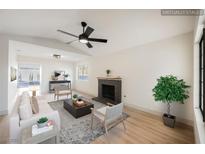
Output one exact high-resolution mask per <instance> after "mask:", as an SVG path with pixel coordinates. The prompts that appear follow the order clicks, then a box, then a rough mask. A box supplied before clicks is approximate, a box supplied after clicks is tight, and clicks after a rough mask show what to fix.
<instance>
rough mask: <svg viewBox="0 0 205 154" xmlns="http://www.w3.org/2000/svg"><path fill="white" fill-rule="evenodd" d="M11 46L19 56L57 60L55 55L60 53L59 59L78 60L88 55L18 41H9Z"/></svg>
mask: <svg viewBox="0 0 205 154" xmlns="http://www.w3.org/2000/svg"><path fill="white" fill-rule="evenodd" d="M9 48H10V49H12V50H14V52H16V53H17V55H19V56H27V57H34V58H41V59H52V60H56V59H55V58H54V57H53V55H54V54H59V55H61V59H58V60H63V61H71V62H76V61H79V60H82V59H84V58H86V57H87V56H86V55H83V54H79V53H74V52H68V51H63V50H58V49H53V48H48V47H43V46H39V45H34V44H29V43H24V42H18V41H9Z"/></svg>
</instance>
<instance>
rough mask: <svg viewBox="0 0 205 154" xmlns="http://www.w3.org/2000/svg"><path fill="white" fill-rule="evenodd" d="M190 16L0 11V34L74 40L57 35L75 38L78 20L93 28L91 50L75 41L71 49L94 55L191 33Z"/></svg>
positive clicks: (141, 12) (146, 12)
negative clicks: (94, 38)
mask: <svg viewBox="0 0 205 154" xmlns="http://www.w3.org/2000/svg"><path fill="white" fill-rule="evenodd" d="M194 20H195V17H193V16H161V12H160V10H0V21H1V22H0V33H9V34H17V35H26V36H34V37H35V36H36V37H45V38H52V39H58V40H60V41H63V42H68V41H71V40H74V39H75V38H73V37H70V36H67V35H64V34H61V33H59V32H57V31H56V30H57V29H62V30H65V31H67V32H70V33H73V34H76V35H79V34H80V33H82V27H81V25H80V22H81V21H86V22H87V23H88V25H89V26H90V27H92V28H94V29H95V31H94V32H93V33H92V34H91V36H90V37H96V38H106V39H108V43H107V44H104V43H95V42H92V45H93V48H92V49H88V48H87V46H86V45H84V44H81V43H79V42H78V41H77V42H74V43H72V44H71V46H73V47H75V48H78V49H81V50H84V51H86V52H88V53H90V54H93V55H98V54H103V53H110V52H115V51H120V50H123V49H126V48H130V47H133V46H137V45H141V44H146V43H149V42H153V41H157V40H161V39H165V38H169V37H173V36H176V35H179V34H183V33H187V32H191V31H193V28H194Z"/></svg>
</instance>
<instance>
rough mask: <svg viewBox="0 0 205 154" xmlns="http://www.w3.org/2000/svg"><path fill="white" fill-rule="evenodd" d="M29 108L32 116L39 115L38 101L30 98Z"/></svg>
mask: <svg viewBox="0 0 205 154" xmlns="http://www.w3.org/2000/svg"><path fill="white" fill-rule="evenodd" d="M31 108H32V111H33V114H37V113H39V106H38V99H37V98H36V97H31Z"/></svg>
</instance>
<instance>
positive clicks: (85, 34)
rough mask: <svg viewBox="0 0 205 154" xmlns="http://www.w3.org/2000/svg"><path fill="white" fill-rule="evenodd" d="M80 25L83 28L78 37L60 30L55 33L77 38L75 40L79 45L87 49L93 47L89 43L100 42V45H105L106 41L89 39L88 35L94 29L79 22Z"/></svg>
mask: <svg viewBox="0 0 205 154" xmlns="http://www.w3.org/2000/svg"><path fill="white" fill-rule="evenodd" d="M81 25H82V27H83V33H82V34H80V35H79V36H77V35H74V34H71V33H68V32H66V31H63V30H60V29H58V30H57V31H58V32H61V33H64V34H67V35H70V36H73V37H76V38H78V39H77V40H79V42H80V43H83V44H86V45H87V47H88V48H92V47H93V46H92V45H91V44H90V41H93V42H100V43H107V40H106V39H100V38H89V36H90V34H91V33H92V32H93V31H94V29H93V28H91V27H89V26H87V23H86V22H81ZM86 26H87V28H86ZM85 28H86V30H85ZM77 40H74V41H77ZM74 41H70V42H67V44H70V43H72V42H74Z"/></svg>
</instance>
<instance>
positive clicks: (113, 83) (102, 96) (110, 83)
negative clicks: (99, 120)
mask: <svg viewBox="0 0 205 154" xmlns="http://www.w3.org/2000/svg"><path fill="white" fill-rule="evenodd" d="M93 100H96V101H98V102H101V103H104V104H107V103H111V104H119V103H121V79H120V78H117V79H113V78H98V97H95V98H93Z"/></svg>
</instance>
